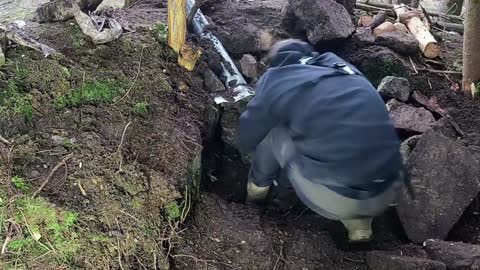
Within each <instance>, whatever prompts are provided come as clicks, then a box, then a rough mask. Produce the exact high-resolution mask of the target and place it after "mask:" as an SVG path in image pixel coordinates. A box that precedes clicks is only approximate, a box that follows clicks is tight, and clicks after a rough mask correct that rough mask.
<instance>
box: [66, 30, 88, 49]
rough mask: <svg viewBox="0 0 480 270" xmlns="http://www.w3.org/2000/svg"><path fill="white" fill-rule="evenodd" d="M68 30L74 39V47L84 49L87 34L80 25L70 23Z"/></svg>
mask: <svg viewBox="0 0 480 270" xmlns="http://www.w3.org/2000/svg"><path fill="white" fill-rule="evenodd" d="M68 32H69V34H70V38H71V39H72V43H71V44H72V45H73V48H74V49H82V48H83V47H84V46H85V44H86V40H85V34H83V32H82V30H81V29H80V27H79V26H78V25H76V24H73V25H71V24H69V27H68Z"/></svg>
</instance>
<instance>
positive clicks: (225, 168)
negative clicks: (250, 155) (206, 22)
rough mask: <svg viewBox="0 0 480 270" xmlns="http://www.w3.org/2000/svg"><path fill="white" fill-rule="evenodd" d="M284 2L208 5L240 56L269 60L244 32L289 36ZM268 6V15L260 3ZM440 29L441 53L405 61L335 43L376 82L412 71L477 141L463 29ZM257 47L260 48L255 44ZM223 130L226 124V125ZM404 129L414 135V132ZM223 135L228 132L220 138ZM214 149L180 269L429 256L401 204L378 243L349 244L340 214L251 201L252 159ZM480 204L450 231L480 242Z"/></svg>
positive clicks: (478, 123)
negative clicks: (410, 231) (466, 89)
mask: <svg viewBox="0 0 480 270" xmlns="http://www.w3.org/2000/svg"><path fill="white" fill-rule="evenodd" d="M279 2H281V1H254V2H251V1H221V4H214V5H208V6H206V7H205V9H204V11H205V13H206V14H208V15H209V16H210V17H211V22H213V23H214V24H215V25H214V26H212V27H211V29H213V31H214V32H215V33H217V34H219V35H221V36H222V37H221V39H222V41H223V42H224V44H225V45H226V47H227V50H229V52H230V53H231V54H232V55H233V57H234V58H235V59H236V60H239V59H240V58H241V56H242V54H244V53H251V54H253V55H254V56H256V57H257V59H258V60H261V59H262V57H263V56H264V53H265V52H264V51H262V49H261V48H259V47H258V43H255V42H253V43H252V40H254V39H252V38H250V39H249V42H243V37H245V36H250V35H251V32H250V29H251V28H255V27H256V28H259V29H262V30H263V31H265V32H269V33H271V36H272V37H274V39H277V38H278V39H279V38H282V37H285V33H284V32H283V31H281V30H278V28H279V26H278V25H279V22H280V19H279V17H280V14H281V8H279V6H281V5H280V4H279ZM260 8H261V9H262V11H264V12H266V14H267V16H263V14H262V13H261V12H260V11H258V10H259V9H260ZM232 14H233V15H234V16H233V15H232ZM236 22H241V23H250V24H253V25H254V27H245V29H246V30H245V32H242V30H243V29H244V28H243V27H242V28H241V29H236V30H235V31H232V30H231V29H229V28H230V27H232V25H235V23H236ZM224 31H230V35H232V36H238V37H239V38H240V41H241V42H240V43H234V42H232V39H231V37H230V35H229V34H225V33H224ZM233 33H235V35H234V34H233ZM435 35H436V37H437V38H438V39H439V40H440V42H441V46H442V56H441V58H440V59H436V60H435V61H425V59H424V58H423V57H422V56H421V55H420V54H418V55H414V56H411V58H412V60H410V58H409V57H399V62H398V63H399V64H401V65H402V66H401V67H397V66H392V65H391V64H390V63H387V62H386V61H385V62H383V61H380V62H379V63H367V65H365V63H363V62H362V61H363V60H364V59H372V58H371V57H370V55H371V54H372V52H373V53H375V52H376V51H378V50H381V48H378V46H373V47H367V48H358V47H355V46H354V45H353V44H351V43H349V42H348V41H347V42H345V43H344V44H343V45H341V46H336V47H335V48H330V50H333V51H334V52H336V53H338V54H339V55H340V56H342V57H344V58H346V59H348V60H350V61H352V62H354V63H355V64H356V65H358V66H360V67H364V68H365V73H366V74H367V76H370V78H371V79H372V81H373V82H374V83H376V84H378V82H377V81H376V80H378V79H381V78H383V76H387V75H396V76H405V77H407V78H408V79H409V80H410V83H411V85H412V88H413V90H415V91H420V92H421V93H423V94H425V95H426V96H428V97H435V98H436V99H437V101H438V104H439V105H440V106H441V107H442V108H443V109H445V110H447V112H448V114H449V115H450V116H451V117H452V118H453V119H454V121H455V122H456V123H457V124H458V126H459V128H460V129H461V131H463V133H464V134H463V135H462V136H458V134H445V135H446V136H449V137H451V138H453V139H455V140H457V142H459V143H461V144H464V145H466V146H470V147H477V146H479V142H480V140H479V134H480V118H479V117H476V108H478V106H479V101H478V100H472V99H471V98H470V97H467V96H465V95H463V93H461V90H459V89H458V86H460V85H461V81H460V79H461V77H460V74H458V71H459V70H461V59H462V42H463V40H462V36H460V35H458V34H455V33H446V32H435ZM256 46H257V47H256ZM260 47H261V46H260ZM251 48H257V49H256V50H255V51H252V49H251ZM319 50H328V49H326V48H319ZM387 64H390V65H387ZM372 67H373V68H372ZM428 70H449V71H453V72H457V73H456V74H455V73H453V74H452V73H441V72H440V73H438V72H431V71H428ZM378 76H381V77H378ZM228 117H230V115H229V116H228ZM436 117H439V115H436ZM222 131H225V128H223V129H221V130H220V133H221V132H222ZM400 135H401V137H402V138H407V137H409V136H411V135H412V134H400ZM224 136H225V134H223V137H224ZM227 136H228V135H227ZM221 137H222V134H220V135H219V138H218V140H221ZM227 141H228V140H227ZM224 142H225V139H224ZM218 148H220V149H221V150H218ZM210 149H214V150H213V152H214V154H212V155H213V157H212V158H213V159H216V160H217V161H216V162H214V164H215V165H213V166H216V169H215V170H212V165H210V166H209V168H210V171H209V174H208V175H207V176H206V177H205V179H209V180H206V181H204V187H205V188H204V189H203V192H202V195H201V197H200V200H199V201H198V204H197V207H196V212H195V213H194V215H193V217H192V219H191V220H190V221H189V222H187V224H186V228H188V229H187V230H186V231H185V233H184V234H183V237H182V238H183V239H184V240H183V243H182V244H181V245H180V246H179V247H177V248H175V249H174V253H175V254H176V255H174V267H175V269H285V270H287V269H368V266H367V264H366V259H365V255H366V253H367V252H368V251H370V250H384V251H389V252H391V253H394V254H398V255H400V254H402V255H409V256H413V257H419V258H426V255H425V253H424V251H422V249H421V247H420V246H416V245H412V244H410V242H409V240H408V239H407V238H406V236H405V234H404V231H403V228H402V226H401V224H400V221H399V219H398V217H397V214H396V212H395V210H394V208H391V209H389V210H388V211H387V213H385V214H384V215H383V216H381V217H378V218H377V219H376V220H375V221H374V230H375V236H374V241H373V242H372V243H370V244H367V245H349V244H348V243H346V231H345V229H344V228H343V226H342V225H341V224H340V223H339V222H336V221H330V220H326V219H324V218H322V217H319V216H318V215H316V214H315V213H312V212H311V211H309V210H307V209H306V208H305V207H304V206H302V205H301V204H299V203H296V204H294V206H293V207H285V205H283V206H280V207H279V206H278V205H276V204H274V203H273V202H270V204H269V205H267V206H263V207H262V206H246V205H244V204H243V203H242V202H241V198H243V196H244V195H245V190H244V187H245V184H246V183H245V180H246V176H247V170H248V164H246V163H245V161H244V159H242V157H240V156H239V155H238V153H236V152H235V151H234V150H233V149H232V148H231V147H230V146H229V145H228V143H226V144H224V145H220V146H218V145H216V146H215V147H212V148H210ZM222 151H223V152H222ZM218 156H220V158H218ZM218 159H220V160H218ZM212 175H213V176H212ZM290 201H292V200H290ZM293 201H295V200H293ZM290 206H291V205H290ZM479 210H480V204H479V199H478V198H477V199H476V200H475V201H474V202H473V203H472V204H471V205H470V207H469V208H468V210H467V211H466V212H465V214H464V215H463V217H462V218H461V220H460V221H459V222H458V224H457V225H456V226H455V228H454V229H453V230H452V231H451V233H450V236H449V238H448V239H449V240H452V241H463V242H467V243H475V244H476V243H479V242H480V215H479Z"/></svg>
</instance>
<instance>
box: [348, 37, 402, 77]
mask: <svg viewBox="0 0 480 270" xmlns="http://www.w3.org/2000/svg"><path fill="white" fill-rule="evenodd" d="M342 56H343V58H344V59H345V60H347V61H348V62H350V63H352V64H354V65H355V66H356V67H357V68H358V69H360V71H361V72H362V73H363V74H364V75H365V76H366V77H367V78H368V79H369V80H370V81H371V82H372V84H373V85H374V86H378V85H379V84H380V82H381V81H382V79H383V78H385V77H386V76H397V77H405V76H407V75H408V72H409V70H410V63H408V64H406V63H405V62H404V61H403V60H402V58H400V56H399V55H398V54H397V53H395V52H394V51H392V50H390V49H389V48H386V47H383V46H377V45H372V46H368V47H365V48H361V49H356V48H353V49H351V50H349V51H348V52H347V53H344V54H343V55H342Z"/></svg>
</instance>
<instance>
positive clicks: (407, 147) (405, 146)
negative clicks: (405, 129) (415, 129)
mask: <svg viewBox="0 0 480 270" xmlns="http://www.w3.org/2000/svg"><path fill="white" fill-rule="evenodd" d="M421 137H422V136H421V135H415V136H412V137H410V138H408V139H406V140H405V141H403V142H402V144H400V154H402V159H403V163H404V164H407V162H408V159H409V158H410V155H411V154H412V152H413V149H415V146H417V143H418V140H420V138H421Z"/></svg>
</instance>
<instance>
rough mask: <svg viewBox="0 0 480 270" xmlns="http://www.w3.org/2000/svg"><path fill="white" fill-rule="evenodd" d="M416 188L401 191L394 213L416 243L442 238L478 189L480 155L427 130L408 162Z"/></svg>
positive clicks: (479, 181)
mask: <svg viewBox="0 0 480 270" xmlns="http://www.w3.org/2000/svg"><path fill="white" fill-rule="evenodd" d="M407 168H408V171H409V174H410V178H411V184H412V186H413V188H414V189H415V191H416V198H415V199H414V200H412V199H411V198H410V196H408V194H406V192H405V191H404V193H403V194H402V196H401V197H400V200H399V203H398V207H397V212H398V215H399V217H400V220H401V222H402V224H403V227H404V229H405V232H406V234H407V236H408V238H410V240H412V241H413V242H415V243H420V242H423V241H425V240H426V239H430V238H438V239H444V238H445V237H447V235H448V233H449V231H450V230H451V229H452V227H453V226H454V225H455V223H456V222H457V221H458V219H459V218H460V216H461V215H462V214H463V212H464V210H465V209H466V208H467V207H468V205H469V204H470V203H471V202H472V201H473V199H474V198H475V197H476V196H477V195H478V192H479V190H480V156H479V154H478V153H477V152H475V151H473V150H471V149H469V148H467V147H464V146H461V145H459V144H457V143H456V142H455V141H453V140H451V139H448V138H447V137H445V136H443V135H441V134H438V133H436V132H435V131H433V130H429V131H427V132H426V133H425V134H424V135H423V136H422V137H421V138H420V140H419V141H418V143H417V145H416V147H415V149H414V150H413V152H412V154H411V156H410V158H409V160H408V164H407Z"/></svg>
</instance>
